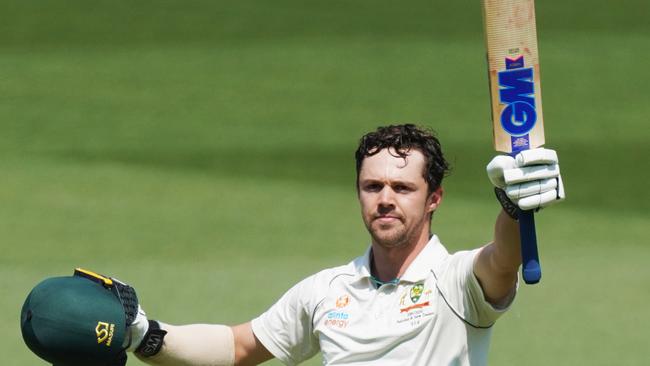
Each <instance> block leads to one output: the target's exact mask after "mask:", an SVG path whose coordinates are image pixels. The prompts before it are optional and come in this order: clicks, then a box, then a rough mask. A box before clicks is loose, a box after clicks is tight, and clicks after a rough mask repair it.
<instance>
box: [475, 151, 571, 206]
mask: <svg viewBox="0 0 650 366" xmlns="http://www.w3.org/2000/svg"><path fill="white" fill-rule="evenodd" d="M486 170H487V173H488V178H490V181H491V182H492V184H493V185H494V186H495V187H497V188H499V189H501V190H503V191H504V192H505V194H506V195H507V197H508V198H509V199H510V201H512V203H514V204H515V205H517V207H519V208H520V209H521V210H538V209H540V208H544V207H546V206H548V205H551V204H553V203H556V202H560V201H562V200H564V198H565V194H564V185H563V184H562V177H561V176H560V165H559V164H558V158H557V153H556V152H555V150H551V149H545V148H537V149H531V150H524V151H522V152H520V153H519V154H517V155H516V156H515V157H514V158H513V157H511V156H508V155H499V156H496V157H494V159H492V161H490V163H489V164H488V165H487V168H486ZM498 194H499V193H498V192H497V195H498ZM501 203H502V205H503V204H504V203H503V202H501ZM504 208H505V206H504Z"/></svg>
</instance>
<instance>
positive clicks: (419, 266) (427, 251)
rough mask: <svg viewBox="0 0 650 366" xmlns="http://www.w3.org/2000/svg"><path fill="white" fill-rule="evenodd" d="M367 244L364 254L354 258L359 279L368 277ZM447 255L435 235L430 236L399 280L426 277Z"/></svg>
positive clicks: (369, 248)
mask: <svg viewBox="0 0 650 366" xmlns="http://www.w3.org/2000/svg"><path fill="white" fill-rule="evenodd" d="M371 249H372V245H369V246H368V248H367V249H366V252H365V253H364V255H362V256H360V257H358V258H357V259H355V260H354V262H353V263H354V267H355V269H356V272H357V274H358V276H359V279H362V278H369V277H370V276H371V274H370V250H371ZM448 256H449V252H448V251H447V249H446V248H445V247H444V246H443V245H442V243H440V240H439V239H438V236H437V235H433V236H431V239H430V240H429V242H428V243H427V245H426V246H425V247H424V248H423V249H422V251H421V252H420V253H419V254H418V256H417V257H416V258H415V260H414V261H413V262H412V263H411V264H410V265H409V267H408V268H407V269H406V272H404V274H403V275H402V277H401V278H400V281H407V282H419V281H422V280H424V279H426V278H427V276H428V275H429V273H430V272H431V270H432V269H433V268H435V267H437V266H438V265H439V264H440V263H442V261H443V260H444V259H445V258H447V257H448Z"/></svg>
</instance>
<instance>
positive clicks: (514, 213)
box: [494, 187, 521, 221]
mask: <svg viewBox="0 0 650 366" xmlns="http://www.w3.org/2000/svg"><path fill="white" fill-rule="evenodd" d="M494 193H495V194H496V196H497V200H499V203H500V204H501V207H503V211H505V212H506V213H507V214H508V216H510V217H511V218H512V219H513V220H517V221H518V220H519V213H520V212H521V210H520V209H519V207H517V205H515V204H514V203H513V202H512V201H511V200H510V198H508V195H507V194H506V191H504V190H503V189H501V188H498V187H495V188H494Z"/></svg>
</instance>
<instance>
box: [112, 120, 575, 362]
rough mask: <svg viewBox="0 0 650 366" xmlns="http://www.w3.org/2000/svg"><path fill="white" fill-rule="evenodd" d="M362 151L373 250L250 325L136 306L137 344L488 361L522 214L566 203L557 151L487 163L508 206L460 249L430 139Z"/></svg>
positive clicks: (203, 352)
mask: <svg viewBox="0 0 650 366" xmlns="http://www.w3.org/2000/svg"><path fill="white" fill-rule="evenodd" d="M355 156H356V171H357V198H358V200H359V204H360V207H361V218H362V219H363V222H364V224H365V226H366V228H367V230H368V233H369V234H370V245H369V246H368V247H367V249H366V250H365V253H363V254H362V255H360V256H359V257H357V258H356V259H354V260H352V261H351V262H350V263H348V264H345V265H342V266H340V267H335V268H328V269H325V270H322V271H320V272H318V273H316V274H314V275H312V276H309V277H307V278H306V279H304V280H302V281H301V282H299V283H298V284H296V285H295V286H293V287H292V288H291V289H289V290H288V291H287V292H286V293H285V294H284V295H283V296H282V297H281V298H280V299H279V300H278V301H277V302H276V303H275V304H273V305H272V306H271V307H270V308H269V309H268V310H267V311H266V312H264V313H263V314H261V315H260V316H258V317H257V318H255V319H253V320H251V321H250V322H247V323H244V324H239V325H235V326H226V325H216V324H191V325H170V324H166V323H163V322H159V321H155V320H148V319H147V317H146V315H145V313H144V311H142V309H141V308H140V310H139V312H138V314H137V317H135V320H134V321H133V322H132V323H131V324H130V326H129V327H128V329H127V333H128V335H127V337H126V338H127V340H126V341H125V343H128V344H130V346H129V351H133V352H134V354H135V355H136V356H137V357H138V358H140V359H141V360H142V361H143V362H145V363H147V364H151V365H169V366H179V365H256V364H259V363H262V362H264V361H266V360H269V359H272V358H277V359H279V360H280V361H282V362H283V363H284V364H287V365H296V364H299V363H301V362H302V361H304V360H307V359H309V358H311V357H312V356H314V355H316V354H317V353H319V352H320V353H321V355H322V359H323V364H324V365H389V366H390V365H485V364H487V359H488V348H489V344H490V336H491V333H492V326H493V325H494V324H495V322H496V320H497V319H498V318H499V317H500V316H501V315H502V314H503V313H504V312H505V311H506V310H508V308H509V307H510V306H511V304H512V302H513V299H514V298H515V294H516V292H517V286H518V269H519V266H520V265H521V255H520V241H519V227H518V224H517V215H518V213H519V212H520V210H521V209H525V210H530V209H540V208H542V207H545V206H547V205H549V204H552V203H554V202H558V201H561V200H562V199H563V198H564V189H563V186H562V182H561V178H560V175H559V166H558V160H557V155H556V153H555V151H553V150H548V149H543V148H539V149H533V150H526V151H523V152H521V153H519V154H518V155H517V156H514V157H511V156H505V155H502V156H497V157H496V158H494V159H493V160H492V161H491V162H490V163H489V164H488V166H487V172H488V177H489V180H490V181H491V182H492V184H493V185H494V186H495V187H496V191H497V192H498V194H497V197H498V199H499V202H500V203H501V206H502V209H501V210H500V212H499V213H498V214H497V217H496V223H495V226H494V237H493V239H492V241H491V242H490V243H488V244H486V245H484V246H482V247H479V248H476V249H471V250H467V251H460V252H457V253H453V254H450V253H449V252H448V251H447V250H446V249H445V247H444V245H443V244H442V243H441V239H440V238H439V237H438V236H436V235H435V234H434V233H432V232H431V221H432V217H433V215H434V213H435V211H436V210H437V209H438V207H439V206H440V205H441V203H442V199H443V193H444V191H443V188H442V180H443V177H444V176H445V174H446V172H447V171H448V168H449V166H448V163H447V161H446V160H445V158H444V156H443V153H442V150H441V147H440V143H439V141H438V139H437V138H436V137H435V136H434V134H433V133H432V132H430V131H428V130H426V129H423V128H420V127H417V126H415V125H412V124H404V125H391V126H386V127H380V128H378V129H377V130H376V131H373V132H370V133H368V134H366V135H365V136H363V137H362V138H361V140H360V144H359V146H358V149H357V151H356V155H355ZM512 176H516V177H517V178H516V179H515V181H514V182H513V181H512V180H511V179H509V178H508V177H512ZM467 224H468V225H471V222H468V223H467ZM127 341H128V342H127Z"/></svg>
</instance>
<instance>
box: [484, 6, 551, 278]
mask: <svg viewBox="0 0 650 366" xmlns="http://www.w3.org/2000/svg"><path fill="white" fill-rule="evenodd" d="M481 1H482V5H483V21H484V26H485V42H486V46H487V63H488V74H489V81H490V99H491V102H492V124H493V132H494V148H495V149H496V150H497V151H501V152H504V153H508V154H511V155H512V156H514V155H516V154H517V153H519V152H520V151H522V150H526V149H532V148H536V147H539V146H541V145H543V144H544V123H543V118H542V97H541V89H540V77H539V58H538V53H537V30H536V26H535V2H534V0H481ZM519 231H520V235H521V257H522V275H523V277H524V281H525V282H526V283H527V284H534V283H537V282H539V280H540V278H541V277H542V270H541V267H540V263H539V255H538V252H537V237H536V235H535V219H534V216H533V212H532V211H524V212H522V213H521V214H520V216H519Z"/></svg>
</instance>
